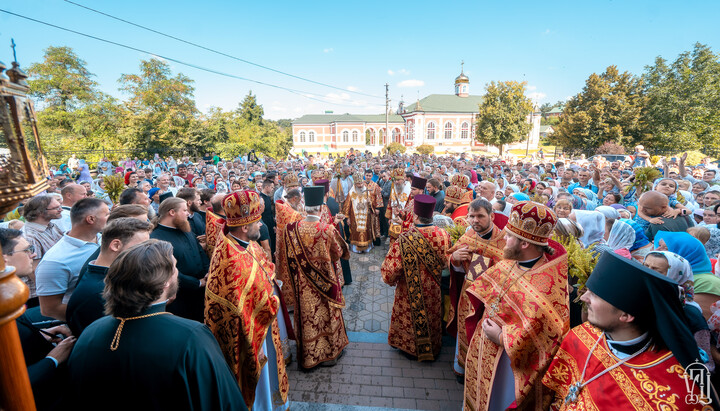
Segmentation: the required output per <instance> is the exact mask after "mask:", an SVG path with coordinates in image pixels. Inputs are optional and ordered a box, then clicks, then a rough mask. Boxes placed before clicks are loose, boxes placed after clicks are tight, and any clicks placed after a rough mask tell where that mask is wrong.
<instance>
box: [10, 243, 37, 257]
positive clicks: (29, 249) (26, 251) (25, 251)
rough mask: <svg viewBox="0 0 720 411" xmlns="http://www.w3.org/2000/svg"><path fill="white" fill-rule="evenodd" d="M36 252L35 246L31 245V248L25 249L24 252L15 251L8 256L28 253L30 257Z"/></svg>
mask: <svg viewBox="0 0 720 411" xmlns="http://www.w3.org/2000/svg"><path fill="white" fill-rule="evenodd" d="M34 252H35V246H34V245H31V246H29V247H28V248H26V249H24V250H17V251H13V252H11V253H8V255H13V254H17V253H28V255H30V254H33V253H34Z"/></svg>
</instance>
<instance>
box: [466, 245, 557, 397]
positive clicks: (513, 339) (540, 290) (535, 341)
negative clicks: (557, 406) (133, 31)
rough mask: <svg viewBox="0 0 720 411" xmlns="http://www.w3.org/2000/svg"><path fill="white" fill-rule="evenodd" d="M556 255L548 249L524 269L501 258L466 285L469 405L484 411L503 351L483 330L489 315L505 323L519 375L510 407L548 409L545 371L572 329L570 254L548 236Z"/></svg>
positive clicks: (508, 346) (508, 351) (512, 361)
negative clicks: (483, 323) (547, 251)
mask: <svg viewBox="0 0 720 411" xmlns="http://www.w3.org/2000/svg"><path fill="white" fill-rule="evenodd" d="M550 246H552V247H553V248H554V249H555V254H553V255H549V254H544V255H543V256H542V257H541V258H540V260H538V261H537V262H536V263H535V265H534V266H533V267H532V268H531V269H528V270H525V269H524V268H522V267H521V266H519V265H518V264H517V261H514V260H502V261H500V262H498V263H496V264H495V266H494V267H492V268H490V269H488V270H487V271H485V273H483V274H482V275H481V276H480V277H478V278H477V279H476V280H475V281H474V282H473V283H472V284H471V285H470V287H468V289H467V291H466V293H467V294H468V299H469V301H470V305H471V308H470V315H469V316H468V317H467V318H466V319H465V327H466V331H467V335H468V336H471V337H470V342H469V345H468V352H467V356H466V358H465V409H466V410H470V411H477V410H486V409H487V408H488V405H489V402H490V393H491V391H492V386H493V383H494V380H495V373H496V372H497V366H498V363H499V361H500V357H501V356H502V353H503V351H502V350H501V349H500V347H499V346H498V345H496V344H495V343H493V342H492V341H490V339H489V338H487V336H486V335H485V333H484V332H483V330H482V326H481V324H482V322H483V321H485V319H487V318H491V319H492V320H493V321H495V322H496V323H497V324H498V325H500V326H501V327H502V337H503V341H504V345H505V353H506V354H507V356H508V358H509V359H510V365H511V367H512V373H513V376H514V380H515V401H514V402H513V403H512V405H511V406H510V407H509V408H511V409H513V408H522V409H536V410H541V409H542V410H546V409H547V406H548V405H549V402H550V397H549V395H543V389H542V381H541V380H542V376H543V374H544V373H545V370H547V367H548V366H549V365H550V361H552V359H553V356H554V355H555V353H556V352H557V350H558V348H559V347H560V342H561V341H562V338H563V337H564V336H565V334H566V333H567V332H568V330H569V329H570V314H569V308H568V291H567V275H568V274H567V273H568V266H567V253H566V252H565V249H564V248H563V247H562V246H561V245H560V244H558V243H556V242H554V241H552V240H551V241H550Z"/></svg>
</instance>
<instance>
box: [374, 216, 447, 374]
mask: <svg viewBox="0 0 720 411" xmlns="http://www.w3.org/2000/svg"><path fill="white" fill-rule="evenodd" d="M418 236H420V237H418ZM448 247H450V236H449V235H448V233H447V232H446V231H445V230H443V229H441V228H438V227H435V226H427V227H413V228H411V229H410V230H408V231H407V232H405V233H403V234H401V235H400V237H398V240H397V241H395V242H393V243H392V245H391V246H390V250H389V251H388V254H387V256H386V257H385V261H383V264H382V267H381V273H382V276H383V281H384V282H385V283H386V284H388V285H390V286H395V287H396V288H395V302H394V304H393V311H392V317H391V319H390V330H389V334H388V343H389V344H390V345H391V346H393V347H396V348H398V349H401V350H403V351H405V352H406V353H408V354H410V355H414V356H416V357H418V360H421V361H422V360H433V359H435V358H436V357H437V354H438V353H439V352H440V348H441V344H442V325H441V312H442V299H441V291H440V272H441V271H442V269H443V268H444V267H445V254H446V252H447V249H448Z"/></svg>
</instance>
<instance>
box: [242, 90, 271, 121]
mask: <svg viewBox="0 0 720 411" xmlns="http://www.w3.org/2000/svg"><path fill="white" fill-rule="evenodd" d="M238 114H240V118H242V119H243V120H245V121H246V122H248V123H250V124H255V123H257V124H260V125H262V124H263V116H264V115H265V110H263V107H262V106H261V105H259V104H258V103H257V99H256V97H255V96H254V95H253V93H252V90H250V91H249V92H248V94H247V96H245V98H244V99H243V101H242V102H241V103H240V106H239V107H238Z"/></svg>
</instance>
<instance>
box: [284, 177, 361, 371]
mask: <svg viewBox="0 0 720 411" xmlns="http://www.w3.org/2000/svg"><path fill="white" fill-rule="evenodd" d="M360 181H362V178H361V179H360ZM351 193H352V191H351ZM324 194H325V188H324V187H316V186H313V187H306V188H305V212H306V213H307V216H306V217H305V219H304V220H303V221H299V222H295V223H291V224H288V226H287V227H286V228H285V230H284V232H283V236H282V237H280V238H279V240H278V255H277V257H278V261H283V262H284V264H287V267H288V270H289V273H290V281H291V282H292V285H293V290H295V292H296V293H297V295H296V305H295V310H294V317H295V329H296V330H297V339H296V340H297V352H298V364H299V366H300V368H301V369H310V368H313V367H315V366H317V365H319V364H321V363H325V364H326V365H331V364H334V363H335V361H336V360H337V358H338V357H339V356H340V355H342V352H343V349H344V348H345V347H346V346H347V345H348V344H349V341H348V337H347V333H346V332H345V323H344V320H343V316H342V308H343V307H345V298H344V297H343V294H342V284H341V282H340V278H339V276H338V275H337V274H338V272H339V271H340V267H339V265H340V264H339V260H340V259H348V258H349V252H348V249H347V244H346V243H345V241H344V240H343V239H342V238H341V237H340V233H338V231H337V229H336V228H335V226H334V225H331V224H325V223H323V222H322V221H320V213H321V210H322V205H323V197H324ZM349 198H350V197H348V199H349ZM337 220H339V217H336V222H337Z"/></svg>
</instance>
